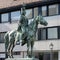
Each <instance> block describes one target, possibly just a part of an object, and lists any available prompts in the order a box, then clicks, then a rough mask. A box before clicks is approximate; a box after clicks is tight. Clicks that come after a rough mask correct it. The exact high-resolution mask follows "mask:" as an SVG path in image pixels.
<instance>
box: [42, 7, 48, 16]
mask: <svg viewBox="0 0 60 60" xmlns="http://www.w3.org/2000/svg"><path fill="white" fill-rule="evenodd" d="M42 16H47V7H46V6H43V7H42Z"/></svg>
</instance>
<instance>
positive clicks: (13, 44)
mask: <svg viewBox="0 0 60 60" xmlns="http://www.w3.org/2000/svg"><path fill="white" fill-rule="evenodd" d="M14 47H15V45H14V43H13V45H12V48H11V57H12V58H13V48H14Z"/></svg>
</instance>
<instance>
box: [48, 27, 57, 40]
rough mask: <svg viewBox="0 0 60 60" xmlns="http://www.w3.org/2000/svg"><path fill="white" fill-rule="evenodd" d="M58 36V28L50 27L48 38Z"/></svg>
mask: <svg viewBox="0 0 60 60" xmlns="http://www.w3.org/2000/svg"><path fill="white" fill-rule="evenodd" d="M55 38H58V34H57V28H48V39H55Z"/></svg>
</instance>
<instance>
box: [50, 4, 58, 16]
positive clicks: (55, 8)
mask: <svg viewBox="0 0 60 60" xmlns="http://www.w3.org/2000/svg"><path fill="white" fill-rule="evenodd" d="M55 14H58V5H57V4H56V5H50V6H49V15H55Z"/></svg>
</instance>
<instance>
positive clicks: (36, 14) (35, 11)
mask: <svg viewBox="0 0 60 60" xmlns="http://www.w3.org/2000/svg"><path fill="white" fill-rule="evenodd" d="M36 16H38V7H36V8H34V17H36Z"/></svg>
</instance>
